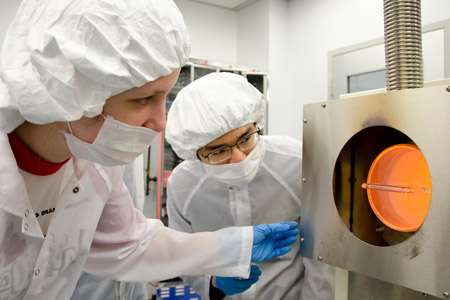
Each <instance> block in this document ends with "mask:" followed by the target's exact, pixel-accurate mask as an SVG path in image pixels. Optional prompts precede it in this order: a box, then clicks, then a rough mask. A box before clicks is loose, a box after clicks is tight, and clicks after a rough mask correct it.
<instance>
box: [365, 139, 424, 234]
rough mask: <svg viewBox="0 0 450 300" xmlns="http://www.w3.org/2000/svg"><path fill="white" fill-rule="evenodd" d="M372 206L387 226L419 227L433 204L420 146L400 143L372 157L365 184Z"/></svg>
mask: <svg viewBox="0 0 450 300" xmlns="http://www.w3.org/2000/svg"><path fill="white" fill-rule="evenodd" d="M363 188H366V189H367V196H368V198H369V203H370V206H371V207H372V210H373V211H374V213H375V215H376V216H377V217H378V218H379V219H380V220H381V221H382V222H383V223H384V224H386V226H389V227H390V228H392V229H394V230H397V231H403V232H412V231H417V230H418V229H419V227H420V226H421V225H422V223H423V221H424V220H425V217H426V215H427V212H428V208H429V207H430V200H431V176H430V171H429V169H428V165H427V162H426V160H425V157H424V155H423V154H422V152H421V151H420V150H419V148H418V147H416V146H413V145H409V144H398V145H394V146H392V147H389V148H387V149H385V150H384V151H383V152H381V153H380V154H379V155H378V156H377V158H376V159H375V160H374V161H373V163H372V166H371V167H370V170H369V175H368V177H367V183H364V184H363Z"/></svg>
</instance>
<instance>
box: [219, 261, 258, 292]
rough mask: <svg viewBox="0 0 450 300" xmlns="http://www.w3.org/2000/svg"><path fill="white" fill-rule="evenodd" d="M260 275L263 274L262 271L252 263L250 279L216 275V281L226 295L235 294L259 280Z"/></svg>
mask: <svg viewBox="0 0 450 300" xmlns="http://www.w3.org/2000/svg"><path fill="white" fill-rule="evenodd" d="M259 276H261V271H260V270H259V268H258V267H257V266H255V265H252V266H251V270H250V275H249V277H248V279H243V278H239V277H218V276H216V278H215V283H216V287H217V288H218V289H220V290H222V292H224V293H225V295H234V294H238V293H242V292H245V291H246V290H248V289H249V288H250V287H251V286H252V284H254V283H255V282H257V281H258V279H259Z"/></svg>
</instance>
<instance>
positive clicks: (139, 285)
mask: <svg viewBox="0 0 450 300" xmlns="http://www.w3.org/2000/svg"><path fill="white" fill-rule="evenodd" d="M122 172H123V181H124V182H125V185H126V186H127V188H128V191H129V192H130V195H131V198H132V199H133V203H134V207H136V209H138V210H139V211H141V212H142V211H143V210H144V200H145V193H144V156H143V155H140V156H139V157H137V158H136V159H135V160H134V161H133V162H132V163H130V164H127V165H124V166H122ZM86 299H89V300H124V299H129V300H148V292H147V283H145V282H124V281H117V280H112V279H108V278H102V277H98V276H94V275H92V274H89V273H86V272H83V273H82V274H81V277H80V278H79V279H78V282H77V286H76V287H75V290H74V293H73V294H72V297H71V298H70V300H86Z"/></svg>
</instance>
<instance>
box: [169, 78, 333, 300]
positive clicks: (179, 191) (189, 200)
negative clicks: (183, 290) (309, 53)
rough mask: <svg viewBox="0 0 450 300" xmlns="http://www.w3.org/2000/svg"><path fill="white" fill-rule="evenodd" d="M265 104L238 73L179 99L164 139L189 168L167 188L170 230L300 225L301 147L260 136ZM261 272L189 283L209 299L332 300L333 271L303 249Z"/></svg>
mask: <svg viewBox="0 0 450 300" xmlns="http://www.w3.org/2000/svg"><path fill="white" fill-rule="evenodd" d="M265 102H266V101H265V98H264V96H263V94H261V93H260V92H259V91H258V90H257V89H256V88H255V87H253V86H252V85H251V84H250V83H248V82H247V79H246V78H244V77H243V76H240V75H237V74H232V73H211V74H208V75H206V76H203V77H201V78H200V79H197V80H196V81H194V82H193V83H191V84H190V85H188V86H187V87H185V88H184V89H182V90H181V91H180V92H179V93H178V95H177V97H176V99H175V101H174V102H173V104H172V106H171V109H170V111H169V113H168V116H167V129H166V138H167V140H168V142H169V143H170V144H171V146H172V148H173V150H174V151H175V152H176V153H177V155H178V156H179V157H181V158H183V159H185V161H184V162H182V163H181V164H179V165H178V166H177V167H176V168H175V169H174V170H173V172H172V174H171V176H170V177H169V180H168V184H167V193H168V199H167V202H168V204H167V205H168V214H169V227H171V228H174V229H177V230H181V231H184V232H189V233H192V232H203V231H208V230H218V229H221V228H225V227H228V226H248V225H257V224H262V223H266V222H280V221H295V222H299V221H300V206H301V198H300V197H301V181H302V174H301V173H302V172H301V171H302V156H301V153H302V145H301V142H300V141H298V140H296V139H293V138H291V137H287V136H270V135H269V136H261V135H260V129H262V128H263V126H264V120H265V118H264V116H265ZM256 265H257V267H258V268H259V270H260V271H261V272H262V274H261V276H260V277H259V280H258V281H257V282H256V283H254V284H253V281H249V280H245V279H239V278H224V277H219V276H217V277H214V276H213V277H211V276H189V277H183V278H184V279H185V280H186V281H187V282H188V283H189V284H190V285H191V286H192V288H193V289H194V290H195V291H196V292H197V293H199V294H200V295H201V296H202V297H203V299H222V298H223V297H225V295H226V297H225V299H261V300H267V299H270V300H278V299H279V300H281V299H283V300H290V299H292V300H294V299H295V300H299V299H302V300H319V299H321V300H330V299H333V298H334V267H331V266H329V265H326V264H323V263H320V262H317V261H313V260H310V259H307V258H303V257H301V256H300V255H299V243H298V242H297V243H295V244H294V245H293V251H291V252H290V253H288V254H287V255H285V256H283V257H279V258H274V259H272V260H270V261H265V262H261V263H258V264H256ZM252 284H253V285H252ZM218 290H220V291H218Z"/></svg>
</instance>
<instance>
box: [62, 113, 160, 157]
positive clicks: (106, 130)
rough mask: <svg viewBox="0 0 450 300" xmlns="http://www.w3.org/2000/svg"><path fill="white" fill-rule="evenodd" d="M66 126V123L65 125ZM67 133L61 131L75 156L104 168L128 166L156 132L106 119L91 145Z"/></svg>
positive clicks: (145, 147) (148, 143) (155, 135)
mask: <svg viewBox="0 0 450 300" xmlns="http://www.w3.org/2000/svg"><path fill="white" fill-rule="evenodd" d="M68 124H69V123H68ZM69 129H70V131H71V133H68V132H64V131H63V133H64V135H65V136H66V141H67V146H68V147H69V150H70V152H71V153H72V155H74V156H75V157H79V158H83V159H86V160H90V161H93V162H96V163H99V164H102V165H105V166H119V165H125V164H128V163H131V162H132V161H134V160H135V159H136V157H138V156H139V155H141V154H142V153H144V152H145V151H146V150H147V149H148V147H149V146H150V144H151V143H152V141H153V140H154V139H155V138H156V137H157V136H158V135H159V132H156V131H153V130H151V129H148V128H145V127H137V126H131V125H128V124H125V123H122V122H119V121H117V120H114V118H113V117H111V116H107V117H106V118H105V123H103V125H102V127H101V128H100V131H99V132H98V135H97V137H96V138H95V140H94V142H93V143H92V144H90V143H87V142H84V141H82V140H80V139H79V138H77V137H76V136H74V135H73V133H72V129H71V128H70V124H69Z"/></svg>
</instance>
